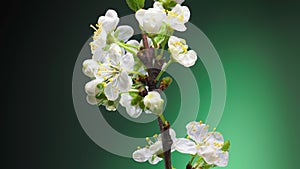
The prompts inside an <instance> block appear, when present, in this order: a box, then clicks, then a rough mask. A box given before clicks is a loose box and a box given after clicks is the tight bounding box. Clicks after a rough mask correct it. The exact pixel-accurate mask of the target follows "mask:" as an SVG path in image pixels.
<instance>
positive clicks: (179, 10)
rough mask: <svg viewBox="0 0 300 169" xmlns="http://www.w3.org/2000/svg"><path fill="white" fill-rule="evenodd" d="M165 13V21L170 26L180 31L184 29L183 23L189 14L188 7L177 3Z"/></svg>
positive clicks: (187, 19)
mask: <svg viewBox="0 0 300 169" xmlns="http://www.w3.org/2000/svg"><path fill="white" fill-rule="evenodd" d="M167 13H168V15H167V23H168V24H169V25H170V26H171V28H173V29H175V30H177V31H180V32H183V31H185V30H186V26H185V25H184V24H185V23H187V22H188V21H189V19H190V15H191V13H190V10H189V8H188V7H186V6H181V5H180V4H177V5H176V6H175V7H174V8H173V9H172V10H171V11H167Z"/></svg>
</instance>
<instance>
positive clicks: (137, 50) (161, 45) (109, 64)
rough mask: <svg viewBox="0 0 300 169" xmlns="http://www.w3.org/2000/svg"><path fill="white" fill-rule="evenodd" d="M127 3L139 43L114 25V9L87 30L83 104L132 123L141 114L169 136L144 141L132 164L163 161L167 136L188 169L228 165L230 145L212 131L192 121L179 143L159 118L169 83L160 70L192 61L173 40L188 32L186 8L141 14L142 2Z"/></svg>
mask: <svg viewBox="0 0 300 169" xmlns="http://www.w3.org/2000/svg"><path fill="white" fill-rule="evenodd" d="M126 2H127V4H128V6H129V7H130V9H132V10H134V11H135V12H136V13H135V18H136V20H137V22H138V24H139V26H140V29H141V31H142V39H141V40H139V39H135V36H133V35H134V30H133V28H132V27H131V26H129V25H119V22H120V18H119V17H118V13H117V12H116V11H115V10H113V9H109V10H107V11H106V13H105V15H103V16H100V17H99V18H98V20H97V23H96V24H95V25H90V27H91V28H92V29H93V31H94V32H93V36H92V38H91V41H90V43H89V45H90V51H91V57H90V58H88V59H86V60H84V61H83V63H82V72H83V74H84V75H86V76H87V77H88V78H89V81H88V82H87V83H86V84H85V86H84V90H85V93H86V101H87V103H89V104H91V105H97V106H105V108H106V109H107V110H108V111H116V110H117V108H118V106H119V105H121V106H122V107H124V108H125V109H126V112H127V114H128V115H129V116H130V117H131V118H139V117H140V116H141V115H142V114H143V113H145V114H154V115H156V116H157V117H159V119H160V120H161V121H162V123H163V124H162V125H161V123H160V124H159V125H160V129H161V132H169V134H167V135H166V136H165V135H164V137H162V134H159V135H157V134H156V135H154V136H153V137H152V138H149V137H146V142H147V145H146V146H145V147H143V148H140V147H139V148H138V149H137V150H136V151H134V152H133V154H132V158H133V159H134V160H135V161H137V162H146V161H148V162H149V163H150V164H157V163H158V162H159V161H161V160H163V158H166V157H164V151H163V150H165V148H166V147H165V146H166V144H165V143H166V142H163V141H164V140H162V139H165V137H170V138H168V139H167V140H168V141H170V144H169V145H168V146H170V147H169V148H170V152H174V151H178V152H180V153H184V154H190V155H192V157H193V158H192V160H191V161H190V162H189V163H188V164H189V165H191V164H192V162H193V160H194V158H197V160H196V162H194V164H193V167H192V168H193V169H195V168H201V169H209V168H212V167H215V166H220V167H225V166H227V164H228V157H229V152H228V150H229V145H230V142H229V141H224V138H223V136H222V135H221V134H220V133H219V132H216V129H214V131H209V126H208V125H206V124H203V123H202V122H201V121H200V122H195V121H192V122H190V123H188V124H187V125H186V130H187V137H185V138H183V137H182V138H178V137H176V132H175V130H174V129H172V128H170V123H169V121H166V120H165V118H164V116H163V111H164V106H165V101H164V100H163V99H162V97H161V93H162V91H163V90H166V89H167V88H168V86H169V85H170V84H171V83H172V78H171V77H169V76H167V77H163V76H164V74H163V73H164V71H166V69H167V68H168V66H169V65H170V64H171V63H173V62H177V63H179V64H180V65H182V66H184V67H191V66H193V65H195V63H196V61H197V53H196V51H195V50H192V49H191V48H190V47H189V46H188V44H187V41H186V40H185V39H183V38H180V37H177V36H174V35H173V34H174V32H175V31H178V32H184V31H186V30H187V26H188V24H187V23H188V21H189V19H190V16H191V13H190V10H189V8H188V7H187V6H184V5H182V3H183V2H184V0H155V1H154V3H153V6H152V7H150V8H148V9H144V1H143V0H127V1H126ZM164 52H165V53H164ZM166 53H167V54H166ZM159 122H160V121H159ZM166 124H167V125H166ZM170 139H171V140H170ZM171 141H172V142H171ZM163 143H164V144H163ZM171 143H172V144H171ZM163 146H164V147H163ZM169 168H170V167H169Z"/></svg>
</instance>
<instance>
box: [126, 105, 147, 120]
mask: <svg viewBox="0 0 300 169" xmlns="http://www.w3.org/2000/svg"><path fill="white" fill-rule="evenodd" d="M126 111H127V113H128V115H129V116H130V117H132V118H138V117H139V116H140V115H141V114H142V112H143V110H142V109H141V108H140V107H139V106H137V105H135V106H132V105H130V106H127V107H126Z"/></svg>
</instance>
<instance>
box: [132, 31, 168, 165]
mask: <svg viewBox="0 0 300 169" xmlns="http://www.w3.org/2000/svg"><path fill="white" fill-rule="evenodd" d="M142 38H143V45H144V49H143V50H142V51H139V52H138V55H137V56H138V58H139V59H140V60H141V62H142V63H143V64H144V65H145V66H146V67H147V72H148V78H147V79H146V83H147V85H148V86H149V91H153V90H157V89H158V87H157V81H156V80H155V79H156V77H157V75H158V74H159V72H160V69H158V68H157V67H155V66H156V65H159V64H158V63H156V61H155V63H154V65H153V59H154V49H153V48H150V47H149V44H148V40H147V35H146V34H145V33H142ZM160 68H161V67H160ZM157 121H158V125H159V129H160V133H161V140H162V146H163V152H164V153H163V154H164V163H165V169H172V162H171V146H172V144H173V142H172V139H171V136H170V132H169V129H170V124H169V123H168V122H166V123H165V124H164V123H163V121H162V120H161V118H160V117H158V118H157Z"/></svg>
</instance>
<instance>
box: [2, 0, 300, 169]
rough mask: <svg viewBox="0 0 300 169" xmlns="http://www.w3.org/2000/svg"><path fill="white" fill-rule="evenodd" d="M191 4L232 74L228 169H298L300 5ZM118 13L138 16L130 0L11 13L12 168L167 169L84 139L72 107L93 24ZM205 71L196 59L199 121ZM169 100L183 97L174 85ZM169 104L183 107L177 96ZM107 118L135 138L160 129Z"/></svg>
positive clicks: (47, 4) (206, 87)
mask: <svg viewBox="0 0 300 169" xmlns="http://www.w3.org/2000/svg"><path fill="white" fill-rule="evenodd" d="M148 4H149V0H148ZM185 5H187V6H189V7H190V10H191V13H192V15H191V19H190V21H191V22H192V23H193V24H195V25H196V26H197V27H198V28H200V29H201V30H202V31H203V32H204V33H205V34H206V35H207V37H208V38H209V39H210V40H211V42H212V43H213V45H214V46H215V48H216V50H217V51H218V53H219V55H220V58H221V60H222V63H223V66H224V69H225V73H226V79H227V85H228V86H227V102H226V107H225V111H224V114H223V118H222V120H221V122H220V125H219V126H218V131H220V132H221V133H222V134H223V135H224V137H225V138H226V139H230V140H231V143H232V146H231V149H230V161H229V165H228V167H226V168H233V169H237V168H242V169H253V168H259V169H281V168H297V160H298V157H299V153H298V151H299V150H300V149H299V147H298V143H299V141H300V139H299V127H300V126H299V122H298V119H299V117H300V116H299V100H300V97H299V89H298V87H299V85H300V80H299V69H298V64H299V58H298V57H299V54H300V51H299V37H300V36H299V35H300V34H299V30H300V22H299V18H300V3H297V1H285V2H281V1H271V0H269V1H253V0H252V1H250V0H248V1H246V0H245V1H199V0H186V2H185ZM112 7H113V8H114V9H116V10H117V11H118V13H119V16H125V15H128V14H131V13H132V12H131V11H130V10H129V9H128V8H127V6H126V4H125V0H109V1H100V0H98V1H89V0H86V1H73V0H72V1H71V0H64V1H58V0H57V1H55V0H53V1H42V2H40V1H21V0H19V1H14V2H10V3H9V4H8V5H7V6H6V7H5V8H6V9H7V11H5V12H4V15H3V16H4V19H3V20H4V25H3V26H2V28H1V33H2V34H3V36H2V38H1V40H2V41H1V44H2V45H1V46H2V48H3V51H4V54H3V55H4V56H3V57H2V58H3V60H2V64H3V66H2V68H3V69H4V71H3V72H4V75H3V79H4V80H5V82H4V88H3V89H4V94H3V97H4V98H5V99H6V101H5V102H4V103H5V104H4V105H5V108H6V107H7V111H3V114H4V115H5V116H4V123H3V124H4V127H5V130H4V134H5V136H6V137H5V139H4V140H5V154H6V160H5V164H6V165H7V167H6V168H24V169H25V168H26V169H27V168H28V169H37V168H43V169H53V168H56V169H58V168H59V169H68V168H70V169H99V168H101V169H102V168H105V169H115V168H122V169H126V168H144V169H148V168H149V169H150V168H153V169H154V168H163V163H162V162H160V163H159V164H158V165H156V166H151V165H150V164H148V163H136V162H134V161H133V160H132V159H128V158H123V157H118V156H116V155H113V154H110V153H109V152H107V151H105V150H103V149H101V148H100V147H99V146H98V145H96V144H95V143H94V142H93V141H92V140H90V138H89V137H88V136H87V135H86V134H85V132H84V131H83V129H82V128H81V126H80V124H79V122H78V120H77V117H76V113H75V111H74V108H73V103H72V89H71V85H72V73H73V66H74V64H75V61H76V58H77V56H78V53H79V51H80V49H81V47H82V46H83V44H84V43H85V41H86V40H87V39H88V38H89V37H90V36H91V35H92V30H91V29H90V28H89V24H91V23H95V22H96V20H97V17H98V16H99V15H103V14H104V13H105V11H106V10H107V9H108V8H112ZM202 66H203V65H202V64H201V63H200V62H198V63H197V65H196V66H195V67H194V68H192V70H193V71H194V73H195V75H196V76H197V81H198V82H199V84H201V85H200V88H199V90H200V93H201V109H200V110H201V111H200V113H199V119H205V117H206V112H207V111H208V108H209V103H210V84H209V80H208V75H207V73H206V71H205V69H204V68H203V67H202ZM167 93H172V94H174V95H175V96H176V85H175V84H174V85H173V86H172V87H171V88H170V89H168V91H167ZM170 100H174V101H173V102H174V103H176V102H178V100H176V97H172V98H171V99H169V100H168V101H169V102H170ZM167 112H174V113H169V114H166V116H167V118H168V119H170V120H171V122H172V120H174V119H175V118H176V106H175V107H167ZM187 113H188V112H187ZM104 116H105V117H106V119H107V121H109V122H110V124H111V125H112V126H113V127H114V128H115V129H117V130H119V131H120V132H122V133H124V134H127V135H131V136H140V137H143V136H145V134H149V135H152V134H153V133H154V132H156V131H157V128H156V127H157V126H156V123H155V122H153V123H149V124H145V126H144V128H141V126H139V125H138V127H137V126H135V125H136V124H134V123H132V122H130V121H128V120H126V119H125V118H123V117H122V116H120V115H119V114H117V113H105V114H104ZM199 119H198V120H199ZM191 120H192V119H191ZM142 127H143V126H142ZM103 137H105V136H103ZM120 141H122V140H120ZM187 160H188V157H187V156H186V155H181V154H178V153H174V154H173V163H174V166H175V167H176V168H177V169H181V168H184V166H185V164H186V162H187Z"/></svg>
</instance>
